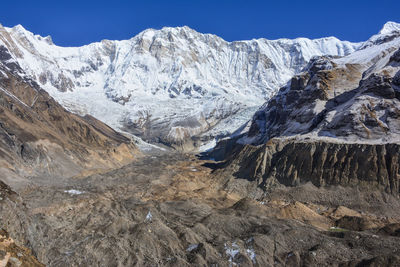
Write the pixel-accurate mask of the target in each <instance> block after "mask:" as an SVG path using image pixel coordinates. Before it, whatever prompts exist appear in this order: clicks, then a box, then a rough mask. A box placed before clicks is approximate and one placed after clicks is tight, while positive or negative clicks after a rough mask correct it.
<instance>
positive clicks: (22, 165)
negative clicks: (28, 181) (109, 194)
mask: <svg viewBox="0 0 400 267" xmlns="http://www.w3.org/2000/svg"><path fill="white" fill-rule="evenodd" d="M134 153H135V147H134V145H133V144H131V141H130V139H128V138H126V137H125V136H123V135H121V134H119V133H117V132H115V131H114V130H112V129H111V128H110V127H108V126H107V125H105V124H103V123H101V122H100V121H97V120H96V119H94V118H92V117H90V116H86V117H80V116H78V115H74V114H72V113H70V112H68V111H67V110H65V109H64V108H63V107H62V106H61V105H60V104H58V103H57V102H56V101H55V100H54V99H53V98H51V97H50V96H49V94H48V93H47V92H46V91H44V90H43V89H42V88H41V87H40V86H39V85H38V84H37V83H36V82H35V81H33V80H32V79H30V78H29V77H28V76H27V75H26V73H25V72H24V71H23V70H22V68H21V67H20V65H19V64H18V62H17V61H15V59H14V58H13V56H12V55H11V54H10V53H9V50H7V48H6V47H4V46H1V45H0V169H1V172H0V179H4V180H5V181H6V182H7V183H8V184H10V185H13V186H16V184H18V183H19V182H21V181H20V180H19V179H20V178H23V177H25V178H26V177H32V176H46V175H51V176H58V175H63V176H73V175H77V174H79V173H80V171H82V170H84V169H88V168H89V169H90V168H93V169H95V168H100V169H104V168H105V169H107V168H108V167H113V166H114V167H117V166H121V165H122V164H124V163H127V162H129V160H132V159H133V156H134Z"/></svg>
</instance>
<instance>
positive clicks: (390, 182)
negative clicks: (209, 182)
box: [225, 139, 400, 194]
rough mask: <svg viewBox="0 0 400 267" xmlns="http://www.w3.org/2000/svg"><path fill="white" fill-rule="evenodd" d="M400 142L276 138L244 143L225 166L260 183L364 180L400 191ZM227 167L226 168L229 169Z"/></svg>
mask: <svg viewBox="0 0 400 267" xmlns="http://www.w3.org/2000/svg"><path fill="white" fill-rule="evenodd" d="M399 148H400V144H383V145H373V144H355V143H351V144H341V143H332V142H324V141H309V142H307V141H288V140H280V139H272V140H270V141H269V142H268V143H267V144H265V145H261V146H257V147H254V146H244V147H243V149H239V150H238V152H237V153H236V154H234V155H233V156H232V161H231V162H230V165H229V166H228V167H227V168H228V171H229V172H232V173H234V175H235V176H236V177H237V178H244V179H250V180H254V181H256V182H257V184H258V185H259V186H261V187H262V188H268V187H271V186H273V185H275V184H282V185H286V186H296V185H300V184H304V183H307V182H312V183H313V184H314V185H316V186H325V185H342V186H356V185H358V186H360V187H368V188H374V189H379V190H383V191H386V192H389V193H392V194H399V193H400V191H399V183H400V175H399V170H400V169H399V167H400V158H399V153H398V152H399ZM225 171H227V170H225Z"/></svg>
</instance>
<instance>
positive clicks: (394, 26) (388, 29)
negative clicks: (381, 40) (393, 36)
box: [379, 21, 400, 34]
mask: <svg viewBox="0 0 400 267" xmlns="http://www.w3.org/2000/svg"><path fill="white" fill-rule="evenodd" d="M395 31H397V32H400V24H399V23H396V22H393V21H388V22H386V23H385V25H383V27H382V29H381V30H380V31H379V34H390V33H392V32H395Z"/></svg>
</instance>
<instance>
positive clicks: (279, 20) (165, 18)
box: [0, 0, 400, 46]
mask: <svg viewBox="0 0 400 267" xmlns="http://www.w3.org/2000/svg"><path fill="white" fill-rule="evenodd" d="M386 21H396V22H400V0H397V1H393V0H380V1H368V0H364V1H358V0H346V1H343V0H336V1H321V0H320V1H306V0H303V1H279V0H275V1H256V0H247V1H244V0H230V1H229V0H220V1H218V0H214V1H212V0H203V1H199V0H186V1H180V0H169V1H155V0H149V1H146V0H142V1H133V0H131V1H128V0H125V1H123V0H120V1H119V0H114V1H103V0H98V1H92V0H87V1H84V0H81V1H77V0H69V1H63V0H52V1H48V0H43V1H40V0H35V1H33V0H24V1H22V0H6V1H2V3H1V8H0V22H1V23H2V24H3V25H4V26H14V25H16V24H22V25H23V26H24V27H25V28H27V29H28V30H30V31H32V32H34V33H37V34H40V35H44V36H45V35H51V36H52V38H53V41H54V42H55V43H56V44H57V45H63V46H77V45H84V44H88V43H90V42H93V41H100V40H102V39H128V38H130V37H132V36H134V35H136V34H137V33H139V32H141V31H142V30H144V29H147V28H157V29H158V28H162V27H163V26H183V25H187V26H189V27H191V28H193V29H195V30H197V31H199V32H204V33H213V34H217V35H219V36H221V37H222V38H224V39H225V40H228V41H233V40H245V39H252V38H260V37H264V38H268V39H277V38H282V37H285V38H296V37H308V38H318V37H325V36H336V37H338V38H339V39H342V40H349V41H363V40H366V39H367V38H368V37H369V36H371V35H373V34H375V33H377V32H378V31H379V29H380V28H381V27H382V25H383V24H384V23H385V22H386Z"/></svg>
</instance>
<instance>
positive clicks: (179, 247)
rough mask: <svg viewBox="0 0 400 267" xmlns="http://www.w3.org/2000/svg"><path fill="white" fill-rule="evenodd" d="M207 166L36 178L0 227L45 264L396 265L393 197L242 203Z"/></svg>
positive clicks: (356, 193)
mask: <svg viewBox="0 0 400 267" xmlns="http://www.w3.org/2000/svg"><path fill="white" fill-rule="evenodd" d="M207 163H208V164H207ZM211 165H212V164H210V162H207V161H202V160H199V159H197V158H196V157H194V156H192V155H184V154H173V153H162V154H154V153H153V154H151V155H144V156H143V157H141V158H139V159H137V160H136V161H135V162H133V163H131V164H129V165H126V166H125V167H122V168H120V169H116V170H113V171H110V172H107V173H101V174H94V175H91V176H85V177H73V178H69V179H64V180H62V181H58V182H56V181H53V183H48V181H46V180H44V179H38V180H37V185H36V186H32V185H30V186H29V187H26V188H23V189H21V190H19V192H18V194H19V195H20V197H21V198H22V201H23V203H24V204H23V205H22V207H21V210H20V211H19V214H22V213H23V214H24V215H18V216H16V217H15V218H14V219H13V220H14V224H12V223H10V224H9V225H7V226H6V228H7V231H9V232H10V235H11V236H12V235H13V234H14V235H15V236H16V237H19V238H17V239H19V240H24V241H21V242H24V243H25V244H23V245H25V246H27V247H29V248H31V249H32V251H33V253H34V255H35V256H36V257H37V258H38V259H39V260H40V261H41V262H42V263H44V264H46V265H49V266H134V265H136V266H237V265H240V266H301V265H307V266H338V265H343V266H356V264H359V263H363V264H366V265H367V266H371V265H373V266H383V265H389V264H392V266H396V265H397V266H398V265H399V264H400V257H399V256H398V255H399V252H400V246H399V243H400V212H399V210H400V209H399V208H400V201H399V199H398V198H395V197H393V196H391V195H387V194H385V193H378V192H372V191H371V192H363V191H360V190H358V189H356V188H354V189H348V188H342V187H330V188H320V189H317V188H316V187H314V186H313V185H311V184H306V185H302V186H299V187H294V188H284V187H282V188H276V189H274V190H272V191H269V192H265V193H263V194H261V195H259V194H258V195H257V197H244V198H243V197H241V196H239V195H237V194H235V193H232V192H231V191H230V190H228V189H227V188H229V187H228V186H227V183H229V182H228V180H229V179H227V178H226V177H221V175H220V174H218V172H215V171H213V169H212V168H209V167H207V166H211ZM32 181H33V182H34V181H35V180H34V179H33V180H32ZM46 184H47V185H46ZM244 186H245V183H244ZM11 208H12V207H11V206H10V209H11ZM8 212H9V214H11V213H12V210H9V211H8ZM5 214H7V209H6V208H4V206H3V209H2V214H1V216H5ZM18 220H20V221H18ZM9 221H11V219H10V220H9ZM374 264H375V265H374Z"/></svg>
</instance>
